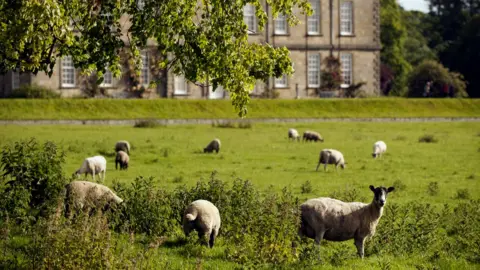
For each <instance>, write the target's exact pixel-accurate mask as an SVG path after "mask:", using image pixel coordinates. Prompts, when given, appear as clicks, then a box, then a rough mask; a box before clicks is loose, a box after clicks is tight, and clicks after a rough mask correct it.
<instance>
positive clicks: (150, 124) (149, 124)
mask: <svg viewBox="0 0 480 270" xmlns="http://www.w3.org/2000/svg"><path fill="white" fill-rule="evenodd" d="M160 126H161V125H160V124H159V123H157V121H155V120H152V119H150V120H139V121H136V122H135V125H133V127H136V128H156V127H160Z"/></svg>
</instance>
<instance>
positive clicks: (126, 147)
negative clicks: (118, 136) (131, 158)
mask: <svg viewBox="0 0 480 270" xmlns="http://www.w3.org/2000/svg"><path fill="white" fill-rule="evenodd" d="M118 151H123V152H127V154H129V155H130V144H129V143H128V142H127V141H118V142H117V143H116V144H115V152H118Z"/></svg>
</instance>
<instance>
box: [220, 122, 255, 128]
mask: <svg viewBox="0 0 480 270" xmlns="http://www.w3.org/2000/svg"><path fill="white" fill-rule="evenodd" d="M252 126H253V124H252V122H250V121H241V122H238V123H237V122H235V121H222V122H220V121H215V122H213V123H212V127H219V128H252Z"/></svg>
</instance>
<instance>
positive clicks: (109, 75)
mask: <svg viewBox="0 0 480 270" xmlns="http://www.w3.org/2000/svg"><path fill="white" fill-rule="evenodd" d="M107 77H110V83H106V80H105V78H107ZM100 87H113V74H112V72H111V71H110V69H108V68H107V69H106V71H105V74H103V81H102V83H101V84H100Z"/></svg>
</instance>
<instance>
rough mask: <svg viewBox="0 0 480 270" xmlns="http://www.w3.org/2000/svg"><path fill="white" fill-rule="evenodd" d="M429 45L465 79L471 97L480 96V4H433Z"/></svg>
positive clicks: (472, 0)
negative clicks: (479, 75) (478, 67)
mask: <svg viewBox="0 0 480 270" xmlns="http://www.w3.org/2000/svg"><path fill="white" fill-rule="evenodd" d="M429 4H430V12H429V22H428V23H429V24H428V27H427V29H428V32H429V33H430V38H429V45H430V47H431V48H433V49H434V50H435V51H436V52H437V53H438V57H439V60H440V61H441V62H442V64H444V65H445V66H446V67H448V68H449V69H451V70H455V71H458V72H460V73H462V74H464V75H465V79H466V80H467V82H468V88H467V91H468V92H469V94H470V96H472V97H478V96H480V91H479V90H478V89H479V82H478V73H477V72H475V70H476V69H477V68H476V63H478V61H479V60H480V59H479V58H480V56H479V54H478V46H479V40H478V34H479V32H478V31H479V30H478V27H479V22H478V20H479V19H478V16H479V15H478V14H480V1H478V0H429Z"/></svg>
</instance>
